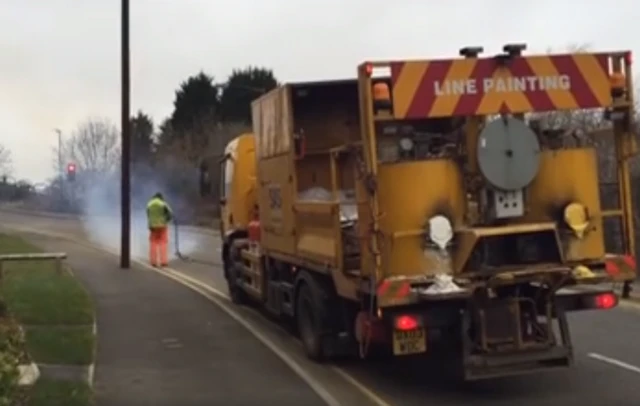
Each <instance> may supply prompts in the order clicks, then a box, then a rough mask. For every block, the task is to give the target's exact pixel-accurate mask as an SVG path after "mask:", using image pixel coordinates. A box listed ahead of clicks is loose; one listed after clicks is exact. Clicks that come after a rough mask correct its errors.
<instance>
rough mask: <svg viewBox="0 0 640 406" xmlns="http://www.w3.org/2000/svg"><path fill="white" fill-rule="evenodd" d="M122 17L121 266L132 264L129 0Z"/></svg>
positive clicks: (124, 5)
mask: <svg viewBox="0 0 640 406" xmlns="http://www.w3.org/2000/svg"><path fill="white" fill-rule="evenodd" d="M121 7H122V17H121V29H122V33H121V52H122V55H121V70H122V73H121V75H122V103H121V107H122V111H121V131H122V158H121V163H120V164H121V168H120V175H121V181H120V186H121V190H120V199H121V201H120V219H121V226H120V234H121V235H120V268H122V269H128V268H129V267H130V265H131V173H130V169H131V161H130V156H131V142H130V139H131V126H130V125H129V119H130V115H131V113H130V109H131V108H130V92H131V89H130V73H131V72H130V64H129V0H122V6H121Z"/></svg>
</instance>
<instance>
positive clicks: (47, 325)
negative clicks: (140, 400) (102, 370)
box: [0, 234, 95, 406]
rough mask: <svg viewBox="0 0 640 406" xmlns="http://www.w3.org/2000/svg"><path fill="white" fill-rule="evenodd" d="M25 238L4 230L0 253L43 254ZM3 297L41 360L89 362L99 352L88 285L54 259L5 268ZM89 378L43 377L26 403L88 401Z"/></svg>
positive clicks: (33, 405)
mask: <svg viewBox="0 0 640 406" xmlns="http://www.w3.org/2000/svg"><path fill="white" fill-rule="evenodd" d="M39 251H41V250H39V249H38V248H36V247H34V246H33V245H31V244H29V243H28V242H26V241H24V240H23V239H22V238H19V237H16V236H12V235H4V234H0V254H9V253H27V252H39ZM3 269H4V276H3V279H2V282H1V283H0V297H1V298H2V300H3V301H4V303H5V304H6V306H7V308H8V311H9V314H11V316H12V317H13V318H15V319H16V320H17V321H18V322H19V323H20V324H21V325H22V326H23V328H24V331H25V339H26V349H27V352H28V354H29V356H30V357H31V358H32V359H33V361H34V362H36V363H41V364H57V365H89V364H91V363H92V362H93V358H94V353H95V337H94V336H93V322H94V316H93V315H94V310H93V304H92V302H91V299H90V297H89V295H88V294H87V292H86V291H85V289H84V288H83V286H82V285H81V284H80V283H79V282H78V281H77V280H76V279H75V278H74V277H73V275H71V273H69V272H64V273H62V274H58V273H56V267H55V263H54V262H53V261H24V262H9V263H5V264H4V266H3ZM91 398H92V395H91V388H90V387H89V385H88V384H87V383H85V382H69V381H58V380H51V379H45V378H41V379H40V380H39V381H38V383H37V384H36V385H35V386H34V387H32V388H30V389H29V391H28V393H26V396H25V398H24V399H22V400H20V401H19V402H20V404H21V405H30V406H39V405H45V404H46V405H51V406H53V405H68V406H75V405H89V404H91Z"/></svg>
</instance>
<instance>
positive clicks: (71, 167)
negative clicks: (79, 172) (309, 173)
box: [67, 164, 76, 172]
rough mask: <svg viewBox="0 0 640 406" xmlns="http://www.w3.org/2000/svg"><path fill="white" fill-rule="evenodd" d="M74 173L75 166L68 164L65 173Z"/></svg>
mask: <svg viewBox="0 0 640 406" xmlns="http://www.w3.org/2000/svg"><path fill="white" fill-rule="evenodd" d="M75 171H76V165H75V164H68V165H67V172H75Z"/></svg>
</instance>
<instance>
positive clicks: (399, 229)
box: [378, 159, 464, 276]
mask: <svg viewBox="0 0 640 406" xmlns="http://www.w3.org/2000/svg"><path fill="white" fill-rule="evenodd" d="M378 201H379V205H380V211H381V213H382V218H381V219H380V229H381V231H382V234H383V235H384V240H383V241H382V245H381V247H380V251H381V253H382V267H383V269H382V270H383V273H384V274H385V275H387V276H389V275H407V276H410V275H418V274H425V273H433V272H434V270H435V269H434V267H435V266H436V264H434V263H433V261H434V260H433V259H430V258H429V256H425V254H424V250H423V240H424V231H425V225H426V223H427V221H428V219H429V218H430V217H432V216H434V215H437V214H444V215H446V216H447V217H448V218H449V220H450V221H451V223H452V225H453V226H454V227H455V226H456V225H459V224H461V222H462V217H463V213H464V192H463V188H462V176H461V173H460V171H459V169H458V167H457V165H456V164H455V162H453V161H452V160H449V159H439V160H430V161H421V162H405V163H395V164H383V165H380V167H379V168H378Z"/></svg>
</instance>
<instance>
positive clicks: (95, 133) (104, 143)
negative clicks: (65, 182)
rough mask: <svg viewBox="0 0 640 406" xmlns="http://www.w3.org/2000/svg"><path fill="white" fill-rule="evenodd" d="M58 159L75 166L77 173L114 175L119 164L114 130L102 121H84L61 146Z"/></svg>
mask: <svg viewBox="0 0 640 406" xmlns="http://www.w3.org/2000/svg"><path fill="white" fill-rule="evenodd" d="M62 156H63V159H65V162H74V163H75V164H76V166H77V168H78V173H104V172H111V171H114V170H115V169H116V168H118V165H119V163H120V133H119V131H118V128H117V127H116V126H115V125H114V124H113V123H112V122H111V121H109V120H108V119H105V118H93V119H88V120H86V121H84V122H83V123H81V124H80V125H78V127H77V129H76V130H75V131H74V133H73V135H72V136H71V138H69V139H67V140H66V141H65V142H64V143H63V146H62ZM56 162H57V155H56Z"/></svg>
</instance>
